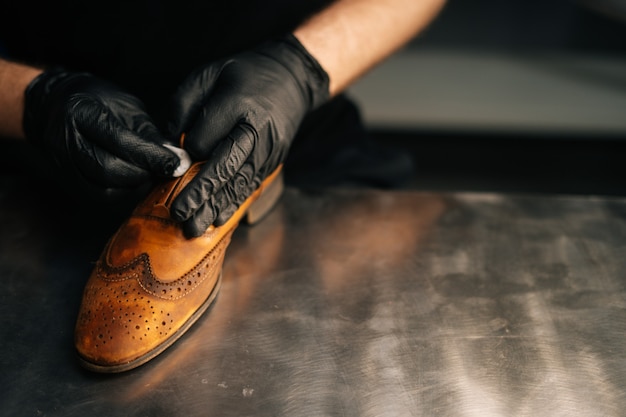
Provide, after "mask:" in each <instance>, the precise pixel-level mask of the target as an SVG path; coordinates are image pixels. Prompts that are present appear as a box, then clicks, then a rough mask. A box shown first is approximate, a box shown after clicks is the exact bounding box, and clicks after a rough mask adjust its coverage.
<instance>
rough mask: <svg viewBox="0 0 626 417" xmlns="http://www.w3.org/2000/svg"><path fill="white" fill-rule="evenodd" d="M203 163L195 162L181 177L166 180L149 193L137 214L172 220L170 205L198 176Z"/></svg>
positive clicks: (136, 209) (136, 210) (137, 208)
mask: <svg viewBox="0 0 626 417" xmlns="http://www.w3.org/2000/svg"><path fill="white" fill-rule="evenodd" d="M201 166H202V163H195V164H193V165H192V166H191V167H190V168H189V170H187V172H186V173H185V174H184V175H183V176H182V177H179V178H174V179H171V180H168V181H165V182H163V183H161V184H159V185H157V186H155V187H154V189H153V190H152V191H151V192H150V194H148V196H147V197H146V199H145V200H144V201H143V202H141V203H140V204H139V205H138V206H137V207H136V208H135V211H134V212H133V215H135V216H150V217H159V218H162V219H166V220H170V219H171V217H170V206H171V204H172V202H173V201H174V199H175V198H176V196H177V195H178V194H179V193H180V191H181V190H182V189H183V188H185V186H186V185H187V184H188V183H189V181H191V180H192V178H193V177H195V176H196V174H197V173H198V171H199V170H200V167H201Z"/></svg>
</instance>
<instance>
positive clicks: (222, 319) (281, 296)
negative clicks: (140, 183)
mask: <svg viewBox="0 0 626 417" xmlns="http://www.w3.org/2000/svg"><path fill="white" fill-rule="evenodd" d="M0 186H1V188H0V190H1V191H0V230H2V233H1V238H0V248H1V252H0V274H1V276H2V284H3V287H2V288H3V290H2V292H1V293H0V294H1V295H0V317H1V320H2V322H1V323H2V326H1V327H0V358H1V359H0V363H1V366H2V373H1V375H0V381H1V383H2V390H1V391H0V414H1V415H2V416H20V417H22V416H63V417H70V416H80V417H84V416H107V417H115V416H124V417H129V416H160V417H162V416H186V417H193V416H480V417H490V416H533V417H536V416H568V417H575V416H581V417H582V416H584V417H590V416H624V413H625V411H624V410H626V351H625V348H624V339H625V336H626V256H625V253H626V252H625V249H626V201H625V200H621V199H603V198H592V197H546V196H543V197H538V196H537V197H534V196H513V195H497V194H454V193H450V194H437V193H419V192H383V191H363V190H361V191H359V190H350V191H348V190H343V191H342V190H318V191H313V190H309V191H305V190H298V189H293V188H288V189H287V191H286V193H285V194H284V195H283V197H282V199H281V202H280V203H279V205H278V206H277V207H276V209H275V210H274V211H273V212H272V213H271V214H270V215H269V217H267V218H266V219H265V220H264V221H263V222H262V223H260V224H258V225H257V226H254V227H244V226H242V227H240V228H239V229H238V230H237V231H236V233H235V235H234V239H233V242H232V244H231V246H230V248H229V249H228V253H227V257H226V262H225V267H224V275H223V286H222V289H221V293H220V295H219V296H218V298H217V301H216V302H215V304H214V305H213V307H212V308H211V309H210V310H209V311H208V313H207V314H206V315H205V316H203V318H202V319H201V320H200V321H198V323H196V325H195V326H194V327H193V328H192V329H191V330H190V331H189V332H188V333H187V334H186V335H185V336H184V337H183V338H182V339H180V340H179V341H178V342H177V343H175V344H174V345H173V346H172V347H171V348H170V349H169V350H168V351H166V352H165V353H164V354H162V355H161V356H159V357H157V358H156V359H155V360H153V361H151V362H149V363H147V364H146V365H144V366H142V367H140V368H138V369H136V370H134V371H130V372H127V373H122V374H116V375H99V374H94V373H91V372H88V371H85V370H83V369H82V368H80V366H79V365H78V362H77V360H76V358H75V356H74V350H73V341H72V334H73V326H74V320H75V318H76V313H77V309H78V305H79V302H80V296H81V292H82V286H83V284H84V282H85V280H86V279H87V276H88V274H89V272H90V271H91V268H92V267H93V262H94V261H95V259H96V258H97V256H98V254H99V251H100V250H101V248H102V247H103V246H104V243H105V241H106V240H107V239H108V237H109V236H110V234H111V233H112V231H113V230H114V229H115V227H116V224H117V221H118V219H117V218H116V217H115V216H113V218H111V215H110V214H109V215H107V212H106V211H105V210H102V212H97V211H96V212H93V211H91V212H89V213H87V212H84V211H80V212H79V211H78V209H76V212H74V213H72V212H71V211H70V212H67V211H65V209H62V208H61V207H60V205H58V204H55V201H56V200H54V198H55V197H54V193H53V192H52V191H49V190H48V191H47V192H44V194H42V195H41V196H28V195H24V193H23V192H22V190H24V189H32V184H23V183H21V182H20V181H17V180H15V178H8V177H1V178H0ZM26 187H31V188H26Z"/></svg>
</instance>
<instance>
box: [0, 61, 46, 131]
mask: <svg viewBox="0 0 626 417" xmlns="http://www.w3.org/2000/svg"><path fill="white" fill-rule="evenodd" d="M41 71H42V70H40V69H37V68H33V67H29V66H26V65H22V64H17V63H14V62H9V61H5V60H3V59H1V58H0V138H16V139H18V138H19V139H21V138H24V131H23V129H22V117H23V115H24V92H25V91H26V87H28V84H29V83H30V82H31V81H32V80H33V79H34V78H35V77H36V76H37V75H39V74H40V73H41Z"/></svg>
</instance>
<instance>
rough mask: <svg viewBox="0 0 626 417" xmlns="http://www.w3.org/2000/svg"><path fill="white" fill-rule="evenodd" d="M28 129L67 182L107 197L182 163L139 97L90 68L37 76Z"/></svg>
mask: <svg viewBox="0 0 626 417" xmlns="http://www.w3.org/2000/svg"><path fill="white" fill-rule="evenodd" d="M24 132H25V133H26V137H27V139H29V141H30V142H31V143H33V144H34V145H35V146H36V147H38V148H40V149H41V150H43V151H44V154H47V156H51V157H52V159H53V160H54V164H55V166H56V171H57V172H60V173H61V175H62V177H61V178H60V180H61V181H62V182H63V183H64V184H65V185H68V186H69V187H78V188H79V190H78V191H81V192H85V193H88V194H92V195H94V196H96V197H100V198H103V199H112V198H114V197H117V196H119V195H124V194H126V192H127V191H129V190H131V189H134V188H136V187H138V186H140V185H142V184H144V183H146V182H147V181H148V180H149V179H150V178H151V177H152V176H153V175H156V176H165V177H169V176H171V175H172V174H173V173H174V171H175V170H176V168H177V167H178V165H179V163H180V160H179V158H178V157H177V156H176V154H174V153H173V152H171V151H170V150H168V149H166V148H165V147H164V146H162V145H163V144H164V143H166V139H165V138H164V137H162V135H161V134H160V133H159V132H158V130H157V128H156V126H155V125H154V123H153V121H152V120H151V118H150V117H149V116H148V114H146V111H145V108H144V105H143V103H142V102H141V101H140V100H139V99H138V98H136V97H134V96H132V95H130V94H128V93H126V92H124V91H121V90H120V89H119V88H117V87H116V86H114V85H113V84H111V83H108V82H106V81H104V80H101V79H98V78H96V77H95V76H93V75H90V74H88V73H72V72H66V71H64V70H63V69H49V70H47V71H44V72H43V73H42V74H41V75H39V76H38V77H37V78H35V79H34V80H33V81H32V82H31V83H30V85H29V86H28V88H27V89H26V95H25V110H24ZM68 181H69V184H66V183H67V182H68Z"/></svg>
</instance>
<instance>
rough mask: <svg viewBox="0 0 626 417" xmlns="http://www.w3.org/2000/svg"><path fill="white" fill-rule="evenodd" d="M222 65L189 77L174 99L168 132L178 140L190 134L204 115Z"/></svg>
mask: <svg viewBox="0 0 626 417" xmlns="http://www.w3.org/2000/svg"><path fill="white" fill-rule="evenodd" d="M221 68H222V65H221V64H216V65H212V66H210V67H208V68H204V69H202V70H198V71H196V72H194V73H192V74H191V75H189V76H188V77H187V78H186V79H185V81H183V83H182V84H181V85H180V86H179V87H178V89H177V90H176V92H175V93H174V95H173V97H172V103H171V107H172V109H171V113H170V120H169V123H168V131H169V133H170V135H171V136H172V137H175V138H178V137H180V135H181V134H183V132H188V131H189V130H190V128H191V126H193V124H194V123H195V122H196V120H197V119H198V118H199V117H200V115H201V114H202V109H203V107H204V104H205V103H206V101H207V99H208V97H209V96H210V95H211V93H212V91H213V87H214V85H215V80H216V79H217V77H218V76H219V74H220V72H221Z"/></svg>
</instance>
